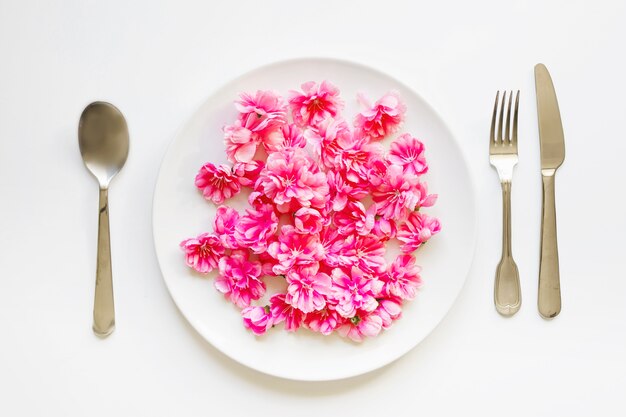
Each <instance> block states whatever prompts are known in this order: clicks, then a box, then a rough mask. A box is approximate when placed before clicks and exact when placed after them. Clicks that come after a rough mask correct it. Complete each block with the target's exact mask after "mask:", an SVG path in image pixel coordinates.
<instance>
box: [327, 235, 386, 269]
mask: <svg viewBox="0 0 626 417" xmlns="http://www.w3.org/2000/svg"><path fill="white" fill-rule="evenodd" d="M331 250H334V251H336V252H338V253H339V256H338V260H339V264H340V265H341V266H343V267H346V268H350V267H352V266H355V267H358V268H359V269H360V270H362V271H364V272H366V273H368V274H375V273H379V272H381V271H383V270H384V269H385V244H384V242H382V241H381V240H380V239H378V238H377V237H376V236H374V235H367V236H359V235H354V234H352V235H348V236H346V237H345V239H338V240H336V241H335V243H334V244H333V248H332V249H331Z"/></svg>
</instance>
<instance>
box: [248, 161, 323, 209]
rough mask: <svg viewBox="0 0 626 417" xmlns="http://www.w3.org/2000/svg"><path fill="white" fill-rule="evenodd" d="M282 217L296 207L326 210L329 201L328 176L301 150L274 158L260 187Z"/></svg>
mask: <svg viewBox="0 0 626 417" xmlns="http://www.w3.org/2000/svg"><path fill="white" fill-rule="evenodd" d="M256 186H257V188H258V189H259V191H263V193H264V194H265V195H266V196H267V197H269V198H271V199H272V200H273V201H274V203H275V204H276V208H277V209H278V211H279V212H281V213H286V212H288V211H289V209H290V208H292V205H294V204H295V205H296V206H298V205H299V206H301V207H319V208H321V207H324V205H325V203H326V199H327V197H328V183H327V181H326V174H324V173H323V172H320V171H319V168H317V166H316V165H315V163H314V162H313V161H312V160H311V159H310V158H309V157H308V156H307V155H306V154H305V153H304V151H302V150H301V149H293V150H291V151H290V152H288V151H285V150H284V151H279V152H274V153H272V154H270V156H269V157H268V158H267V163H266V165H265V168H264V169H263V170H262V171H261V174H260V177H259V179H258V181H257V184H256Z"/></svg>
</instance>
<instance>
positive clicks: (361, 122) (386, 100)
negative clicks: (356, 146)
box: [354, 92, 406, 140]
mask: <svg viewBox="0 0 626 417" xmlns="http://www.w3.org/2000/svg"><path fill="white" fill-rule="evenodd" d="M359 101H360V102H361V105H362V106H364V107H365V109H364V110H363V111H361V113H359V114H358V115H357V116H356V118H355V120H354V126H355V128H356V130H357V131H359V132H361V134H362V135H364V136H366V137H369V138H370V139H372V140H381V139H383V138H384V137H385V136H387V135H390V134H392V133H395V132H396V131H397V130H398V128H399V127H400V124H401V123H402V121H403V120H404V113H405V112H406V106H405V105H404V103H403V102H402V101H401V100H400V97H399V96H398V94H397V93H394V92H391V93H387V94H385V95H384V96H383V97H381V98H380V100H378V101H377V102H375V103H374V104H373V105H371V104H370V103H369V101H368V100H367V99H366V98H365V97H364V96H363V95H359Z"/></svg>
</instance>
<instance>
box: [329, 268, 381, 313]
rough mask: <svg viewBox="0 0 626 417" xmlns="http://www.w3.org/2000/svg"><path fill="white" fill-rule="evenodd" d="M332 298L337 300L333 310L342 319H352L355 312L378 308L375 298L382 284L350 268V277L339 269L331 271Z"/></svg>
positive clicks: (356, 269)
mask: <svg viewBox="0 0 626 417" xmlns="http://www.w3.org/2000/svg"><path fill="white" fill-rule="evenodd" d="M332 276H333V288H332V290H333V297H334V299H335V300H337V306H336V307H335V309H336V310H337V313H339V314H340V315H341V316H342V317H346V318H351V317H354V316H355V314H356V313H357V311H359V310H360V311H365V312H371V311H374V310H375V309H376V307H377V306H378V301H376V296H377V295H378V294H379V293H380V289H381V287H382V285H383V283H382V282H381V281H379V280H377V279H373V278H370V277H367V276H366V275H365V274H364V273H363V271H361V270H360V269H358V268H356V267H352V269H351V270H350V275H347V274H346V273H345V272H344V271H343V270H341V269H340V268H336V269H334V270H333V273H332Z"/></svg>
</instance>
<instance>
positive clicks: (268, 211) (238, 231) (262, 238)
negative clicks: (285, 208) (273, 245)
mask: <svg viewBox="0 0 626 417" xmlns="http://www.w3.org/2000/svg"><path fill="white" fill-rule="evenodd" d="M277 229H278V217H277V216H276V213H274V207H273V206H272V205H271V204H261V205H258V206H256V207H255V208H251V209H246V214H245V215H243V216H241V217H240V218H239V221H238V222H237V225H236V226H235V239H236V240H237V243H238V244H239V246H241V247H245V248H250V249H251V250H252V251H253V252H254V253H261V252H265V251H266V250H267V246H268V240H269V239H270V238H271V237H272V236H273V235H274V233H276V230H277Z"/></svg>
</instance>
